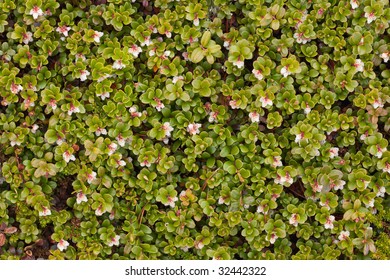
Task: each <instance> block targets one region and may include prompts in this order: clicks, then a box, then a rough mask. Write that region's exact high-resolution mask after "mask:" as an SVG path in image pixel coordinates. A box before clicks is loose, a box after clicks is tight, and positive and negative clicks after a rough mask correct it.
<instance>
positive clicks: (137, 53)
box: [129, 44, 142, 57]
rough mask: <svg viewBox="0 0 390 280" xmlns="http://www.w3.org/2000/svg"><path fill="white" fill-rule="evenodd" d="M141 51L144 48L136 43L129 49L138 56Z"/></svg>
mask: <svg viewBox="0 0 390 280" xmlns="http://www.w3.org/2000/svg"><path fill="white" fill-rule="evenodd" d="M141 52H142V49H141V48H140V47H139V46H137V45H135V44H134V45H133V46H132V47H131V48H130V49H129V53H131V54H132V55H133V56H134V57H138V55H139V54H140V53H141Z"/></svg>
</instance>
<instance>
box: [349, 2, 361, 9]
mask: <svg viewBox="0 0 390 280" xmlns="http://www.w3.org/2000/svg"><path fill="white" fill-rule="evenodd" d="M349 3H350V4H351V7H352V9H353V10H355V9H356V8H357V7H359V2H358V1H357V0H351V1H350V2H349Z"/></svg>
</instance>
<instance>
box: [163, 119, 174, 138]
mask: <svg viewBox="0 0 390 280" xmlns="http://www.w3.org/2000/svg"><path fill="white" fill-rule="evenodd" d="M161 128H162V129H163V130H164V131H165V137H171V132H172V131H173V127H172V126H171V124H170V123H169V122H165V123H164V124H163V125H162V127H161Z"/></svg>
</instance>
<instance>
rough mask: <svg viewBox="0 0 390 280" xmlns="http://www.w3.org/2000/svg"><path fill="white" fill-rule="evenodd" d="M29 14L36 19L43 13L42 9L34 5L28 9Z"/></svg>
mask: <svg viewBox="0 0 390 280" xmlns="http://www.w3.org/2000/svg"><path fill="white" fill-rule="evenodd" d="M30 15H32V16H33V18H34V19H37V18H38V17H39V16H42V15H43V11H42V10H41V8H39V7H38V6H34V7H33V8H32V9H31V10H30Z"/></svg>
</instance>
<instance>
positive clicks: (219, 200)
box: [218, 196, 225, 204]
mask: <svg viewBox="0 0 390 280" xmlns="http://www.w3.org/2000/svg"><path fill="white" fill-rule="evenodd" d="M224 203H225V198H224V197H222V196H220V197H219V198H218V204H224Z"/></svg>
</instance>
